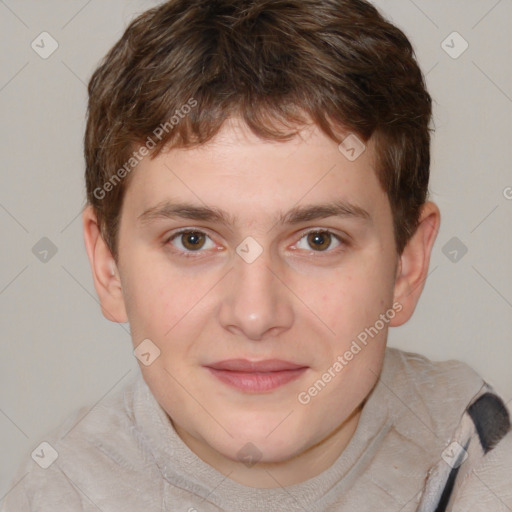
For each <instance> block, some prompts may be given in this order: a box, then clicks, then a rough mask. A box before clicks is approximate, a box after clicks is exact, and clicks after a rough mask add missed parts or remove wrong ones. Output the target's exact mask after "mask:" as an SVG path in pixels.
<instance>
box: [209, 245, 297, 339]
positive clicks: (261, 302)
mask: <svg viewBox="0 0 512 512" xmlns="http://www.w3.org/2000/svg"><path fill="white" fill-rule="evenodd" d="M233 265H234V267H233V270H232V271H231V272H229V274H228V276H226V279H225V280H224V281H223V285H222V286H223V289H222V301H221V306H220V312H219V319H220V322H221V324H222V326H223V327H224V328H225V329H227V330H228V331H230V332H231V333H232V334H235V335H238V336H240V337H244V338H247V339H250V340H253V341H260V340H265V339H268V338H269V337H273V336H277V335H279V334H281V333H282V332H284V331H286V330H287V329H289V328H290V327H291V325H292V324H293V318H294V313H293V307H292V306H293V304H292V293H291V292H290V290H289V289H288V288H287V286H286V284H285V283H286V270H284V271H283V268H284V266H283V265H279V262H277V261H274V262H273V258H272V257H271V255H270V254H269V251H268V250H266V249H264V250H263V252H262V253H261V254H260V255H259V256H258V257H257V258H256V260H254V261H252V262H251V263H249V262H247V261H245V260H244V259H243V258H242V257H240V256H239V255H238V254H236V255H235V256H234V263H233Z"/></svg>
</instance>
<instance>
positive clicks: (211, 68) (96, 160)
mask: <svg viewBox="0 0 512 512" xmlns="http://www.w3.org/2000/svg"><path fill="white" fill-rule="evenodd" d="M191 101H193V102H194V103H193V104H194V106H195V108H188V110H185V112H187V114H186V115H179V117H180V119H179V122H178V123H176V124H175V125H174V123H172V126H171V124H170V121H169V120H170V119H172V118H173V117H175V118H177V115H178V114H182V113H183V109H184V106H185V105H190V104H191ZM431 110H432V107H431V98H430V95H429V94H428V92H427V90H426V88H425V83H424V78H423V75H422V73H421V70H420V68H419V66H418V64H417V62H416V59H415V55H414V51H413V48H412V46H411V43H410V42H409V40H408V39H407V37H406V36H405V35H404V33H403V32H402V31H401V30H399V29H398V28H397V27H395V26H394V25H392V24H391V23H389V22H388V21H386V20H385V19H384V18H383V17H382V15H381V14H380V13H379V12H378V11H377V10H376V9H375V7H373V6H372V5H371V4H369V3H368V2H366V1H363V0H170V1H167V2H165V3H163V4H162V5H160V6H157V7H155V8H153V9H150V10H148V11H146V12H144V13H143V14H142V15H140V16H139V17H138V18H136V19H135V20H134V21H133V22H132V23H131V24H130V25H129V26H128V28H127V29H126V31H125V32H124V34H123V36H122V37H121V39H120V40H119V41H118V42H117V43H116V44H115V45H114V46H113V48H112V49H111V50H110V51H109V53H108V54H107V55H106V56H105V58H104V60H103V62H102V63H101V65H100V66H99V67H98V69H97V70H96V71H95V72H94V74H93V76H92V78H91V80H90V82H89V105H88V119H87V127H86V133H85V142H84V145H85V148H84V150H85V160H86V171H85V178H86V186H87V202H88V204H91V205H92V206H93V207H94V209H95V211H96V214H97V217H98V222H99V225H100V228H101V232H102V235H103V238H104V239H105V241H106V243H107V245H108V246H109V248H110V250H111V252H112V254H113V256H114V258H116V260H117V257H118V254H117V235H118V227H119V219H120V214H121V208H122V203H123V196H124V192H125V190H126V187H127V186H128V184H129V177H130V176H129V175H128V173H129V170H130V169H129V168H128V169H127V167H126V162H127V161H128V160H129V159H130V158H133V151H134V149H135V148H137V147H140V146H141V145H142V144H144V143H145V141H146V142H147V141H149V139H148V137H151V140H152V141H153V143H154V147H152V148H151V152H150V155H151V156H156V155H157V154H158V153H159V152H160V151H161V150H162V149H163V148H164V147H166V148H171V147H190V146H194V145H198V144H202V143H205V142H207V141H208V140H209V139H211V138H212V137H213V136H214V135H215V134H216V133H217V132H218V131H219V130H220V128H221V126H222V125H223V123H224V121H225V120H226V119H228V118H229V117H232V116H239V117H240V118H241V119H242V120H243V121H244V122H245V123H246V124H247V125H248V127H249V128H250V129H251V130H252V131H253V132H254V133H255V134H256V135H258V136H260V137H261V138H263V139H273V140H288V139H290V138H291V137H293V136H294V135H295V134H296V133H297V131H298V130H299V129H300V128H301V127H304V126H306V125H307V124H311V123H314V124H316V125H317V126H318V127H319V128H320V129H321V130H322V131H323V132H324V133H326V134H327V135H328V136H329V137H331V138H332V139H333V140H335V141H336V142H340V139H339V135H337V133H338V132H339V129H342V130H345V131H350V132H352V133H354V134H356V135H357V136H358V137H359V138H361V139H362V140H363V141H368V140H369V138H370V137H372V136H373V137H374V140H375V142H376V148H377V175H378V178H379V181H380V183H381V185H382V187H383V189H384V190H385V191H386V192H387V195H388V197H389V201H390V205H391V210H392V213H393V222H394V234H395V241H396V248H397V251H398V253H399V254H400V253H401V252H402V251H403V248H404V247H405V245H406V243H407V241H408V240H409V238H410V237H411V236H412V234H413V233H414V232H415V230H416V226H417V223H418V217H419V213H420V207H421V206H422V205H423V203H424V202H425V201H426V198H427V194H428V191H427V188H428V180H429V167H430V126H429V125H430V120H431ZM166 123H167V124H166ZM164 124H166V126H167V127H171V128H172V129H169V130H165V133H164V130H162V129H161V130H160V132H158V134H159V135H160V138H158V141H155V140H154V139H156V138H157V137H155V135H154V134H155V132H156V129H157V127H159V126H160V127H163V126H164ZM123 166H124V167H123ZM122 169H124V171H122ZM121 178H124V179H121ZM105 185H108V186H105ZM99 191H100V192H99ZM106 191H108V196H107V195H106V193H105V192H106Z"/></svg>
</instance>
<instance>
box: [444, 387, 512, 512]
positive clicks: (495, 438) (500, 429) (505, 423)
mask: <svg viewBox="0 0 512 512" xmlns="http://www.w3.org/2000/svg"><path fill="white" fill-rule="evenodd" d="M467 411H468V414H469V415H470V416H471V419H472V420H473V423H474V424H475V428H476V431H477V433H478V437H479V439H480V444H481V445H482V449H483V451H484V453H487V452H489V451H490V450H492V449H493V448H494V447H495V446H496V445H497V444H498V443H499V442H500V440H501V439H503V438H504V437H505V435H506V434H507V433H508V432H509V431H510V429H511V425H510V416H509V414H508V410H507V408H506V406H505V404H504V403H503V401H502V400H501V398H500V397H499V396H496V395H495V394H493V393H484V394H483V395H482V396H480V397H479V398H478V399H477V400H475V401H474V402H473V403H472V404H471V405H470V406H469V407H468V409H467ZM465 448H466V449H467V445H466V447H465ZM459 468H460V466H458V467H456V468H453V469H452V470H451V471H450V474H449V475H448V478H447V479H446V485H445V487H444V489H443V492H442V493H441V497H440V498H439V503H438V505H437V507H436V509H435V512H445V511H446V507H447V506H448V503H449V501H450V497H451V495H452V492H453V487H454V486H455V480H456V479H457V475H458V472H459Z"/></svg>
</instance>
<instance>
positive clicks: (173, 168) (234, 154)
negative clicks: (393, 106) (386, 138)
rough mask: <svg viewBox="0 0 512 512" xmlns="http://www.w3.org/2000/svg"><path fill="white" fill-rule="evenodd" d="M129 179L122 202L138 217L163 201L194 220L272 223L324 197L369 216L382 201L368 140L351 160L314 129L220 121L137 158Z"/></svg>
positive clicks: (297, 214) (158, 208) (323, 203)
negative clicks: (287, 133)
mask: <svg viewBox="0 0 512 512" xmlns="http://www.w3.org/2000/svg"><path fill="white" fill-rule="evenodd" d="M131 178H132V179H131V183H130V185H129V187H128V190H127V192H126V195H127V200H126V203H127V204H128V205H130V209H131V210H132V213H133V215H135V216H136V218H137V219H139V218H142V220H143V221H148V220H150V219H151V217H152V215H153V216H154V215H158V211H160V213H161V212H162V211H163V210H166V209H167V212H168V213H169V212H170V210H171V209H172V205H171V204H170V203H172V204H174V205H176V204H177V203H180V204H181V206H193V207H195V209H196V211H195V212H194V215H196V218H198V217H197V216H200V215H205V216H206V217H208V219H209V220H216V221H222V222H224V223H226V224H234V223H236V222H238V221H242V220H243V219H244V218H245V219H249V220H250V219H251V218H252V217H255V216H257V217H258V218H262V217H264V216H266V215H271V216H272V218H273V219H274V220H275V221H278V220H280V221H284V220H286V219H288V220H289V219H290V215H292V217H293V215H295V219H297V218H298V217H300V212H299V209H300V206H301V205H309V206H311V207H314V206H315V205H316V206H322V207H324V206H326V204H327V203H329V205H330V206H331V207H334V208H338V213H341V214H343V209H345V210H346V213H353V214H355V216H359V217H361V218H363V217H365V216H366V217H371V216H372V215H373V214H374V213H375V209H376V208H378V206H379V204H380V203H382V201H384V202H387V196H386V194H385V193H384V191H383V190H382V187H381V185H380V183H379V181H378V179H377V175H376V173H375V169H374V147H373V143H372V141H369V142H368V143H367V145H366V149H365V150H364V151H363V152H362V153H361V155H360V156H359V157H358V158H357V159H355V160H354V161H351V160H349V159H348V158H347V156H346V153H345V152H344V151H340V149H339V148H338V145H337V144H336V143H335V142H334V141H333V140H331V139H330V138H329V137H327V136H326V135H325V134H323V133H322V132H321V131H320V130H319V129H318V128H316V127H309V128H306V129H304V130H302V131H301V132H299V133H298V135H297V136H295V137H294V138H292V139H291V140H288V141H285V142H283V141H269V140H263V139H261V138H259V137H257V136H256V135H254V134H253V133H252V132H250V130H249V129H248V128H246V127H244V126H241V125H239V124H237V123H236V122H230V123H226V125H225V126H224V127H223V128H222V130H221V131H220V132H219V133H218V134H217V135H216V136H215V137H214V138H213V139H212V140H211V141H210V142H208V143H207V144H203V145H201V146H197V147H193V148H189V149H171V150H169V151H162V152H161V153H160V154H159V155H158V156H157V157H156V158H155V159H151V158H148V157H147V158H144V159H143V160H142V161H141V162H140V163H139V164H138V166H137V168H136V169H135V171H133V176H132V177H131ZM181 209H182V210H184V208H181ZM189 209H190V208H189ZM201 209H202V210H203V212H202V213H201V212H200V211H199V210H201ZM372 212H373V213H372ZM302 213H304V211H303V212H302ZM305 215H306V216H307V212H306V214H305ZM206 217H205V218H206ZM303 217H304V215H303ZM191 218H192V217H191Z"/></svg>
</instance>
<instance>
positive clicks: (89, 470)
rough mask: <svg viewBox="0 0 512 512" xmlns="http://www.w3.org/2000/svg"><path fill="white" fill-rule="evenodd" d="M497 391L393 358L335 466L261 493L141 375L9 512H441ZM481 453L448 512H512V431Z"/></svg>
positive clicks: (18, 490) (20, 487)
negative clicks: (231, 470) (189, 433)
mask: <svg viewBox="0 0 512 512" xmlns="http://www.w3.org/2000/svg"><path fill="white" fill-rule="evenodd" d="M486 390H488V388H487V387H486V385H485V383H484V382H483V381H482V379H481V378H480V377H479V376H478V375H477V374H476V373H475V372H474V371H473V370H472V369H471V368H469V367H468V366H466V365H464V364H463V363H460V362H457V361H448V362H441V363H438V362H431V361H429V360H428V359H426V358H424V357H422V356H419V355H417V354H410V353H406V352H402V351H399V350H396V349H389V348H388V349H387V352H386V358H385V361H384V367H383V371H382V374H381V377H380V379H379V381H378V383H377V385H376V386H375V388H374V390H373V391H372V393H371V394H370V396H369V398H368V400H367V402H366V404H365V406H364V408H363V412H362V415H361V419H360V422H359V425H358V428H357V430H356V432H355V434H354V436H353V438H352V439H351V441H350V442H349V444H348V446H347V448H346V449H345V451H344V452H343V453H342V455H341V456H340V457H339V458H338V459H337V460H336V462H335V463H334V464H333V465H332V466H331V467H330V468H328V469H327V470H326V471H324V472H323V473H321V474H320V475H318V476H316V477H314V478H311V479H309V480H307V481H305V482H302V483H300V484H297V485H292V486H288V487H285V488H277V489H256V488H252V487H247V486H244V485H241V484H239V483H237V482H235V481H233V480H230V479H229V478H227V477H226V476H225V475H223V474H221V473H220V472H218V471H217V470H216V469H214V468H213V467H211V466H209V465H208V464H206V463H205V462H203V461H202V460H201V459H200V458H198V457H197V456H196V455H195V454H194V453H193V452H192V451H191V450H190V449H189V448H188V447H187V446H186V445H185V444H184V443H183V442H182V441H181V439H180V438H179V437H178V435H177V434H176V432H175V430H174V429H173V427H172V424H171V422H170V421H169V419H168V417H167V415H166V414H165V412H164V411H163V409H162V408H161V407H160V406H159V404H158V403H157V402H156V400H155V398H154V397H153V395H152V394H151V392H150V390H149V388H148V387H147V385H146V383H145V382H144V380H143V379H142V377H141V375H140V374H137V376H136V377H135V378H132V381H131V382H129V383H128V384H127V385H125V387H124V388H122V389H121V390H119V391H117V392H116V394H112V395H109V396H108V397H107V398H106V399H105V400H103V401H102V402H101V403H100V404H99V405H97V406H96V407H95V408H94V409H92V410H91V412H90V413H89V414H87V415H86V416H85V418H84V419H83V420H82V421H80V422H79V423H78V425H77V426H76V427H75V428H73V429H72V430H71V432H70V433H69V434H68V435H66V436H65V437H63V435H64V433H66V432H68V430H69V429H70V427H71V426H72V425H73V424H74V423H75V422H76V421H77V419H79V418H80V417H82V416H83V415H84V414H85V412H86V410H87V408H84V409H81V410H80V411H78V412H77V413H76V414H75V415H73V417H70V418H69V421H68V422H66V424H65V425H62V426H61V427H60V428H59V429H57V430H55V431H54V432H53V433H52V434H51V435H49V436H47V438H46V439H45V441H47V442H48V443H49V445H50V446H51V448H50V447H48V446H47V445H43V448H42V450H43V451H42V452H41V454H40V456H41V460H43V459H47V460H51V459H52V453H53V452H52V451H51V450H52V449H55V451H56V452H57V453H58V457H57V459H56V460H55V461H54V462H53V463H52V464H51V465H50V466H49V467H48V468H47V469H43V468H41V467H40V466H39V465H38V464H37V463H36V462H34V460H32V459H31V458H30V457H27V459H28V460H27V461H26V463H24V464H22V466H21V467H20V470H19V472H18V474H17V475H16V477H15V478H14V479H13V482H12V486H14V485H15V484H17V485H15V486H14V487H13V488H12V490H11V491H10V492H9V493H8V494H7V496H6V497H5V499H4V501H3V503H2V507H1V508H0V512H28V511H38V512H39V511H40V512H59V511H66V512H68V511H69V512H75V511H87V512H93V511H94V512H98V511H101V512H150V511H182V512H195V511H197V512H209V511H230V512H259V511H261V512H263V511H279V512H283V511H286V512H289V511H301V512H304V511H311V512H317V511H318V512H320V511H354V512H364V511H372V512H375V511H393V512H412V511H416V510H418V507H419V504H420V500H421V499H422V495H423V496H424V498H423V500H424V503H423V505H422V506H423V508H422V509H421V510H422V511H429V510H432V511H434V510H436V509H435V507H434V506H435V504H434V501H435V500H436V498H435V493H436V492H438V491H439V488H440V487H439V485H438V484H439V482H440V481H439V482H437V481H436V480H435V479H436V478H440V477H439V476H438V475H441V474H445V475H446V474H447V473H449V470H451V467H448V466H447V467H445V466H444V465H447V464H451V462H452V461H453V458H454V457H455V456H456V455H457V454H455V455H454V449H453V446H451V445H452V443H453V442H454V439H459V440H460V439H461V438H460V432H461V428H462V427H461V424H460V422H461V418H463V416H464V411H465V409H466V407H467V406H468V404H469V403H470V402H471V401H472V400H474V398H475V397H477V396H478V395H480V394H482V393H483V392H485V391H486ZM466 416H467V415H466ZM470 423H471V422H470ZM466 427H468V425H466V426H465V427H464V429H466V430H467V428H466ZM457 428H458V429H459V430H458V432H459V434H457V432H456V430H457ZM464 429H462V430H464ZM466 430H464V431H466ZM457 435H459V437H456V436H457ZM454 436H455V437H454ZM474 437H475V436H474V435H473V438H472V439H471V442H472V443H473V445H472V446H476V443H477V441H478V439H474ZM460 442H461V443H462V442H464V441H462V440H461V441H460ZM454 446H458V445H454ZM45 450H46V452H45ZM477 451H478V450H476V449H473V448H472V449H469V448H468V453H469V454H470V457H469V458H468V459H466V460H465V461H464V462H462V465H461V466H460V470H461V474H460V480H458V481H456V484H455V487H454V491H453V496H452V499H451V502H450V505H449V508H447V509H446V510H450V511H452V512H462V511H468V510H471V511H472V512H479V511H492V512H497V511H498V512H499V511H502V510H503V511H510V510H512V434H511V432H510V431H509V432H508V434H507V435H506V436H505V437H504V438H503V439H502V440H501V441H500V442H499V443H498V445H497V446H496V447H495V448H494V449H493V450H491V451H489V452H488V453H487V455H485V457H482V453H481V450H480V453H478V454H476V455H474V454H473V452H474V453H476V452H477ZM432 468H433V469H432ZM446 469H447V470H446ZM429 470H431V474H432V475H433V476H432V479H431V481H430V487H429V490H428V491H427V492H424V487H425V481H426V478H427V475H428V473H429ZM445 470H446V471H445ZM443 478H444V477H443ZM441 483H442V484H443V486H444V482H441ZM428 493H430V494H431V495H432V496H434V497H432V496H430V495H428ZM432 500H434V501H432Z"/></svg>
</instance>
